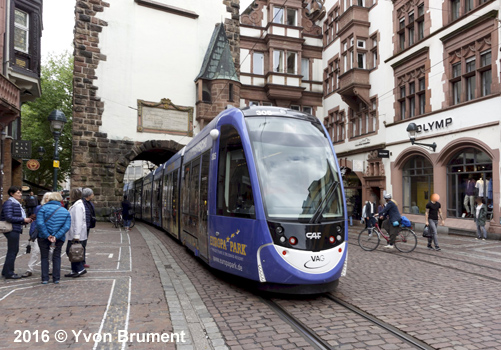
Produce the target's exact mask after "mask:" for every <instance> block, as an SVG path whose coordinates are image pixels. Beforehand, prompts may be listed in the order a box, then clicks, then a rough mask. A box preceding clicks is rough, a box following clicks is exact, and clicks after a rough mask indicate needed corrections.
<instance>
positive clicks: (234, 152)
mask: <svg viewBox="0 0 501 350" xmlns="http://www.w3.org/2000/svg"><path fill="white" fill-rule="evenodd" d="M221 135H222V136H221V139H220V141H219V165H218V177H217V180H218V181H217V208H216V209H217V215H222V216H234V217H242V218H255V210H254V196H253V193H252V184H251V180H250V175H249V169H248V166H247V158H246V156H245V152H244V149H243V145H242V141H241V139H240V135H239V134H238V132H237V130H236V129H235V128H234V127H233V126H231V125H223V126H222V127H221Z"/></svg>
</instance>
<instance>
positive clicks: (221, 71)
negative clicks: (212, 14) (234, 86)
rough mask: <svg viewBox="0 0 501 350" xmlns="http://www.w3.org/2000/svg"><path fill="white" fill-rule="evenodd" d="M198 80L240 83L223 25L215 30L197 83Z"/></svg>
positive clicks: (219, 24) (219, 25) (218, 25)
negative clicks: (221, 80)
mask: <svg viewBox="0 0 501 350" xmlns="http://www.w3.org/2000/svg"><path fill="white" fill-rule="evenodd" d="M198 79H207V80H214V79H228V80H234V81H239V80H238V76H237V71H236V69H235V65H234V64H233V58H232V56H231V51H230V43H229V42H228V37H227V36H226V31H225V30H224V25H223V23H218V24H216V28H214V32H213V33H212V38H211V40H210V43H209V47H208V48H207V52H206V53H205V57H204V62H203V64H202V68H201V69H200V73H198V76H197V78H196V79H195V81H197V80H198Z"/></svg>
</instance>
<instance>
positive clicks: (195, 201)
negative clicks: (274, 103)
mask: <svg viewBox="0 0 501 350" xmlns="http://www.w3.org/2000/svg"><path fill="white" fill-rule="evenodd" d="M127 191H128V192H127V194H128V196H129V198H130V199H131V202H133V203H134V206H135V212H136V217H138V218H141V219H142V220H143V221H146V222H148V223H150V224H152V225H155V226H157V227H159V228H161V229H163V230H165V231H166V232H167V233H168V234H170V235H172V236H173V237H174V238H175V239H178V240H179V241H180V242H181V243H182V244H183V245H185V246H186V247H187V248H188V249H190V250H191V251H193V253H194V254H195V255H196V256H198V257H199V258H200V259H202V260H203V261H204V262H205V263H207V264H208V265H209V266H211V267H212V268H214V269H218V270H222V271H225V272H227V273H230V274H234V275H238V276H240V277H243V278H245V279H248V280H252V281H256V284H257V285H258V286H259V287H260V288H261V289H264V290H269V291H279V292H284V293H287V292H290V293H298V294H301V293H320V292H324V291H327V290H331V289H333V288H334V287H335V286H336V285H337V283H338V280H339V278H340V277H341V276H342V275H344V274H345V272H346V264H347V240H348V226H347V214H346V202H345V198H344V191H343V184H342V181H341V175H340V171H339V166H338V162H337V158H336V155H335V152H334V148H333V146H332V142H331V140H330V138H329V136H328V133H327V131H326V130H325V128H324V126H323V125H322V124H321V123H320V121H319V120H318V119H317V118H315V117H314V116H312V115H309V114H305V113H302V112H299V111H295V110H291V109H285V108H279V107H261V106H256V107H247V108H243V109H238V108H229V109H226V110H225V111H223V112H222V113H220V114H219V115H218V116H217V117H216V118H214V120H212V122H211V123H209V124H208V125H207V126H206V127H205V128H204V129H203V130H202V131H201V132H200V133H199V134H197V135H196V136H195V137H194V138H193V140H192V141H191V142H190V143H189V144H188V145H186V146H185V147H184V148H183V149H182V150H181V151H179V152H178V153H177V154H175V155H174V156H173V157H172V158H171V159H169V160H168V161H167V162H166V163H164V164H162V165H161V166H159V167H158V168H157V169H156V170H155V171H154V172H152V173H150V174H148V175H147V176H145V177H144V178H142V179H139V180H136V181H135V182H134V183H132V184H129V185H128V186H127ZM138 214H139V215H138Z"/></svg>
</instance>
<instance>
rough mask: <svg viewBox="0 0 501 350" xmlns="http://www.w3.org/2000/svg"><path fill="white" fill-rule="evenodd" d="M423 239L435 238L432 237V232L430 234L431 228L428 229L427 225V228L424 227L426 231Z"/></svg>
mask: <svg viewBox="0 0 501 350" xmlns="http://www.w3.org/2000/svg"><path fill="white" fill-rule="evenodd" d="M423 237H425V238H431V237H433V235H432V234H431V232H430V228H429V227H428V225H426V226H425V227H424V230H423Z"/></svg>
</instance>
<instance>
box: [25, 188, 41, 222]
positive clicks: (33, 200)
mask: <svg viewBox="0 0 501 350" xmlns="http://www.w3.org/2000/svg"><path fill="white" fill-rule="evenodd" d="M37 205H38V199H37V197H35V195H34V194H33V192H30V195H29V196H28V198H27V199H26V216H28V217H30V216H31V215H32V214H33V213H34V212H35V208H36V207H37Z"/></svg>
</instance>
